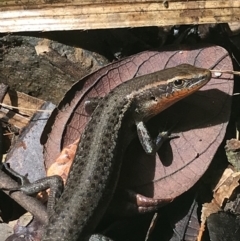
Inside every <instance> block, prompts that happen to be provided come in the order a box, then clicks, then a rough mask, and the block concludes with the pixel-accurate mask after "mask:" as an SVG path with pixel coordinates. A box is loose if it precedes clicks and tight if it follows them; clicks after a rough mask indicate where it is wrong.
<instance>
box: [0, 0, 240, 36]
mask: <svg viewBox="0 0 240 241" xmlns="http://www.w3.org/2000/svg"><path fill="white" fill-rule="evenodd" d="M0 11H1V14H0V32H18V31H53V30H73V29H101V28H121V27H139V26H166V25H174V24H204V23H220V22H236V21H239V16H240V1H239V0H231V1H225V0H205V1H190V0H188V1H186V0H181V1H178V0H176V1H170V0H169V1H156V0H155V1H154V0H153V1H150V0H145V1H143V0H134V1H133V0H129V1H124V0H114V1H109V0H106V1H102V0H95V1H94V0H92V1H90V0H73V1H70V0H62V1H61V0H60V1H57V0H46V1H41V0H36V1H31V0H29V1H27V0H21V1H12V0H10V1H6V0H5V1H2V0H0Z"/></svg>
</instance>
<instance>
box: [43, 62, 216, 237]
mask: <svg viewBox="0 0 240 241" xmlns="http://www.w3.org/2000/svg"><path fill="white" fill-rule="evenodd" d="M210 78H211V73H210V71H208V70H206V69H200V68H196V67H193V66H191V65H180V66H177V67H174V68H171V69H166V70H162V71H159V72H156V73H153V74H149V75H146V76H141V77H137V78H135V79H132V80H129V81H127V82H125V83H123V84H121V85H120V86H118V87H116V88H115V89H114V90H113V91H111V92H110V93H109V94H108V95H107V96H106V97H104V98H103V100H102V101H101V102H100V103H99V105H98V106H97V107H96V109H95V110H94V112H93V114H92V116H91V119H90V121H89V123H88V125H87V126H86V129H85V131H84V133H83V134H82V137H81V141H80V143H79V146H78V150H77V153H76V156H75V160H74V162H73V165H72V167H71V170H70V173H69V177H68V180H67V183H66V187H65V190H64V192H63V194H62V196H61V197H60V199H59V201H58V202H57V204H56V206H55V208H54V214H53V215H52V216H51V217H50V220H49V224H48V225H47V227H46V230H45V233H44V235H43V239H42V240H43V241H75V240H88V238H89V236H90V235H91V234H92V233H93V232H94V229H95V227H96V225H97V224H98V223H99V220H100V219H101V218H102V216H103V214H104V213H105V211H106V209H107V207H108V204H109V202H110V200H111V198H112V196H113V193H114V191H115V187H116V184H117V181H118V176H119V172H120V168H121V163H122V157H123V154H124V151H125V149H126V147H127V145H128V143H129V141H130V140H131V136H132V135H133V134H134V133H136V124H135V123H138V122H139V121H143V122H146V121H147V120H148V119H149V118H151V117H153V116H155V115H156V114H158V113H160V112H161V111H163V110H164V109H166V108H167V107H169V106H170V105H172V104H174V103H175V102H177V101H178V100H180V99H182V98H185V97H186V96H188V95H189V94H191V93H193V92H195V91H196V90H198V89H199V88H201V87H202V86H203V85H205V84H206V83H207V82H208V81H209V80H210ZM176 80H180V81H181V80H184V83H185V84H184V85H183V86H179V83H180V84H181V82H179V81H177V82H176ZM176 86H178V87H177V88H176Z"/></svg>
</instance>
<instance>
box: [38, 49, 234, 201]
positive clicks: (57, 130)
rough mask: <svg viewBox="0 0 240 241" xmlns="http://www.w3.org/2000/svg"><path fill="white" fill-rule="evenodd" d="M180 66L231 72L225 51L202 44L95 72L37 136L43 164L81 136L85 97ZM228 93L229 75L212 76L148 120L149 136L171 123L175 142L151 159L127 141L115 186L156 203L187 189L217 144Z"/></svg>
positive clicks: (150, 53) (141, 56)
mask: <svg viewBox="0 0 240 241" xmlns="http://www.w3.org/2000/svg"><path fill="white" fill-rule="evenodd" d="M181 63H189V64H192V65H196V66H199V67H203V68H214V69H228V70H232V63H231V59H230V57H229V55H228V53H227V52H226V50H225V49H223V48H221V47H219V46H211V47H209V46H208V47H197V48H195V49H182V50H178V49H168V50H165V51H162V52H158V51H147V52H143V53H140V54H137V55H134V56H131V57H128V58H126V59H124V60H121V61H119V62H116V63H113V64H110V65H108V66H106V67H104V68H102V69H100V70H98V71H96V72H95V73H93V74H91V75H89V76H87V77H85V78H83V79H82V80H81V81H79V82H78V83H76V84H75V85H74V86H73V87H72V88H71V90H70V91H69V92H68V93H67V94H66V95H65V97H64V99H63V100H62V102H61V103H60V105H59V107H58V110H57V109H56V110H55V111H54V112H53V114H52V116H51V118H50V119H49V122H48V125H47V126H46V128H45V132H44V135H43V136H42V138H41V141H42V142H46V144H45V158H46V165H47V166H49V165H50V164H52V163H53V161H54V160H55V159H56V157H57V156H58V155H59V152H60V150H61V149H62V147H64V146H66V145H68V144H71V143H73V142H74V141H75V140H76V139H77V138H78V137H79V136H80V135H81V133H82V131H83V129H84V127H85V125H86V123H87V121H88V119H89V115H88V114H87V113H86V112H85V109H84V102H85V101H86V100H87V99H88V98H89V97H94V96H104V95H106V94H107V93H108V92H109V91H110V90H111V89H112V88H114V87H115V86H117V85H119V84H120V83H122V82H124V81H126V80H128V79H131V78H133V77H135V76H140V75H144V74H147V73H151V72H154V71H157V70H160V69H164V68H169V67H172V66H176V65H179V64H181ZM232 89H233V81H232V75H230V74H223V75H221V76H220V77H213V78H212V80H211V81H210V82H209V84H208V85H207V86H205V87H204V88H203V89H202V90H201V91H198V92H197V93H196V94H194V95H192V96H190V97H188V98H186V99H184V100H183V101H181V102H179V103H177V104H176V105H174V106H173V107H171V108H169V109H167V110H166V111H164V112H162V113H161V114H160V115H159V116H157V117H156V118H154V119H153V120H151V124H150V127H153V135H154V134H157V132H158V131H159V130H161V128H164V127H165V130H166V128H171V127H172V126H174V125H176V126H175V128H174V130H173V133H174V134H175V133H176V134H177V135H178V136H179V138H176V139H173V140H171V141H170V143H166V145H165V146H163V147H162V148H161V150H160V151H159V153H158V154H157V155H156V157H153V156H148V155H146V154H145V153H144V152H143V151H142V148H141V147H140V146H139V143H138V142H135V143H134V142H133V143H132V145H131V147H130V148H129V149H128V152H127V154H126V157H125V160H124V165H123V171H122V175H121V177H122V178H121V180H120V185H121V186H124V187H128V188H129V187H130V188H131V189H133V190H135V191H137V192H139V193H141V194H144V195H147V196H149V197H154V198H157V199H159V198H175V197H176V196H178V195H180V194H181V193H183V192H184V191H186V190H188V189H189V188H190V187H191V186H192V185H193V184H194V183H196V181H197V180H198V179H199V178H200V177H201V176H202V174H203V173H204V172H205V170H206V169H207V167H208V166H209V164H210V162H211V160H212V157H213V156H214V154H215V152H216V150H217V148H218V146H219V144H220V143H221V142H222V140H223V137H224V134H225V129H226V125H227V123H228V119H229V113H230V102H231V101H230V99H231V98H230V96H231V94H232ZM47 135H48V139H47Z"/></svg>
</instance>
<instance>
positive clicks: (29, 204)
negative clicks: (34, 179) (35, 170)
mask: <svg viewBox="0 0 240 241" xmlns="http://www.w3.org/2000/svg"><path fill="white" fill-rule="evenodd" d="M18 186H19V185H18V183H17V182H15V181H14V180H13V179H11V178H10V177H9V176H8V175H7V174H5V173H4V172H3V171H2V170H0V189H11V188H16V187H18ZM2 191H3V192H4V193H6V194H7V195H8V196H10V197H11V198H12V199H14V200H15V201H16V202H17V203H18V204H20V205H21V206H22V207H23V208H24V209H25V210H27V211H29V212H30V213H32V214H33V215H34V217H36V218H37V219H38V220H39V221H40V222H42V223H43V224H47V223H48V214H47V209H46V207H45V206H44V205H43V204H42V203H41V202H40V201H38V200H37V199H36V198H33V197H30V196H27V195H26V194H24V193H23V192H21V191H14V192H10V193H11V194H9V191H5V190H2Z"/></svg>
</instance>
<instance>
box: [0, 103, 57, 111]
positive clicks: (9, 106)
mask: <svg viewBox="0 0 240 241" xmlns="http://www.w3.org/2000/svg"><path fill="white" fill-rule="evenodd" d="M0 105H1V106H2V107H5V108H11V109H17V110H28V111H36V112H52V110H39V109H29V108H24V107H17V106H12V105H6V104H4V103H0Z"/></svg>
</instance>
